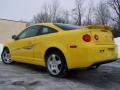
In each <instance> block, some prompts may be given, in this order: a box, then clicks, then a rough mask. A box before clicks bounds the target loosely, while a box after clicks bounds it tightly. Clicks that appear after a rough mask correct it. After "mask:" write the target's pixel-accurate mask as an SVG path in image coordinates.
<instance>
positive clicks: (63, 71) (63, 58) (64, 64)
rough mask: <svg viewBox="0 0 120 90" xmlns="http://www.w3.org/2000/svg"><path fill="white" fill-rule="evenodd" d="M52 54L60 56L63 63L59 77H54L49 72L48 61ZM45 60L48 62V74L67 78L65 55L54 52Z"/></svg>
mask: <svg viewBox="0 0 120 90" xmlns="http://www.w3.org/2000/svg"><path fill="white" fill-rule="evenodd" d="M52 54H55V55H57V56H59V58H60V60H61V63H62V67H61V71H60V73H59V74H57V75H53V74H52V73H51V72H50V71H49V69H48V65H47V60H48V58H49V56H50V55H52ZM45 60H46V61H45V63H46V68H47V71H48V73H49V74H50V75H51V76H53V77H60V78H62V77H65V76H66V75H67V71H68V68H67V64H66V59H65V57H64V55H63V54H62V53H61V52H59V51H52V52H50V53H49V54H48V55H47V56H46V57H45Z"/></svg>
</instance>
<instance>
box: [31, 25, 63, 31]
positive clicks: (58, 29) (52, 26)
mask: <svg viewBox="0 0 120 90" xmlns="http://www.w3.org/2000/svg"><path fill="white" fill-rule="evenodd" d="M37 25H40V26H48V27H51V28H54V29H56V30H57V31H64V30H62V29H61V28H59V27H57V26H56V25H54V23H36V24H33V25H31V26H37Z"/></svg>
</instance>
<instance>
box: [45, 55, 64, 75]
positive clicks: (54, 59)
mask: <svg viewBox="0 0 120 90" xmlns="http://www.w3.org/2000/svg"><path fill="white" fill-rule="evenodd" d="M61 64H62V62H61V59H60V57H59V56H58V55H56V54H51V55H50V56H49V57H48V60H47V65H48V70H49V71H50V73H51V74H53V75H57V74H59V73H60V71H61V66H62V65H61Z"/></svg>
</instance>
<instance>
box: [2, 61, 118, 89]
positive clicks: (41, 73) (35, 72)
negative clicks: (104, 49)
mask: <svg viewBox="0 0 120 90" xmlns="http://www.w3.org/2000/svg"><path fill="white" fill-rule="evenodd" d="M0 90H120V60H118V61H116V62H113V63H110V64H105V65H102V66H101V67H99V68H98V69H97V70H89V71H87V70H77V71H71V72H69V75H68V77H66V78H54V77H51V76H50V75H49V74H48V73H47V72H46V70H45V69H44V68H41V67H39V66H34V65H28V64H22V63H14V64H13V65H5V64H3V63H2V62H0Z"/></svg>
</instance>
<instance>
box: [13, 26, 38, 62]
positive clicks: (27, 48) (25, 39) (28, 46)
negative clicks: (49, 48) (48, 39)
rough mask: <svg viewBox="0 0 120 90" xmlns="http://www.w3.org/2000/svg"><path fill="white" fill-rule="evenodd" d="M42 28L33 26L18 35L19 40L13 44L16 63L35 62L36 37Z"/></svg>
mask: <svg viewBox="0 0 120 90" xmlns="http://www.w3.org/2000/svg"><path fill="white" fill-rule="evenodd" d="M39 29H40V26H31V27H28V28H27V29H25V30H24V31H23V32H22V33H20V34H19V35H18V40H15V42H14V43H13V44H12V45H13V46H12V47H14V49H12V56H13V58H14V59H15V60H16V61H20V62H31V63H32V62H34V47H35V46H36V43H34V41H35V36H37V35H38V32H39Z"/></svg>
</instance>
